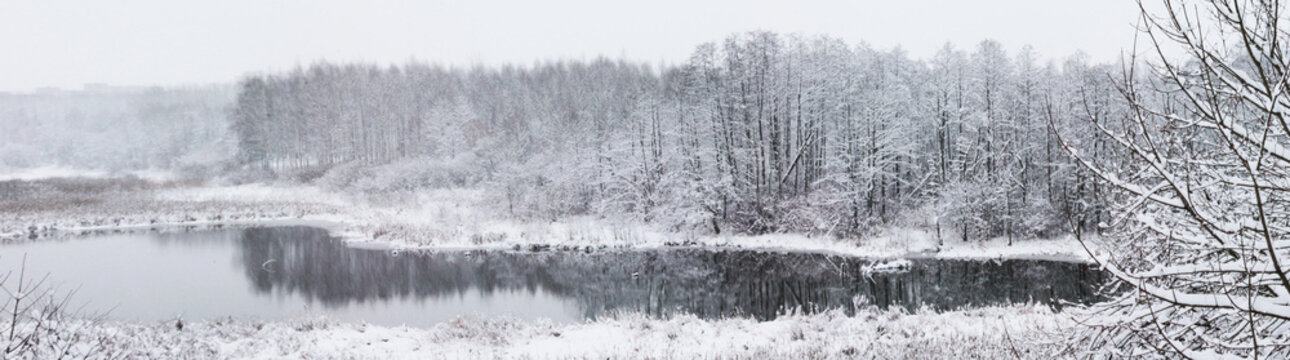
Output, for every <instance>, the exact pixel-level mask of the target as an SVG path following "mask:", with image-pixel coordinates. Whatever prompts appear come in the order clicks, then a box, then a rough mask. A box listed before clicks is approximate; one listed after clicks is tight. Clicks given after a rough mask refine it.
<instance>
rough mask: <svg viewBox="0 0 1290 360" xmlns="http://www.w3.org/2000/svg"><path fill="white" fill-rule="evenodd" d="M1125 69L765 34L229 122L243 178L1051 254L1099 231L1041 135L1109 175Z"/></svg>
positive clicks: (499, 73) (1083, 183) (1080, 185)
mask: <svg viewBox="0 0 1290 360" xmlns="http://www.w3.org/2000/svg"><path fill="white" fill-rule="evenodd" d="M1115 69H1117V67H1115V66H1112V65H1099V64H1090V63H1089V61H1088V60H1086V59H1085V58H1084V57H1082V56H1079V55H1075V56H1072V57H1069V58H1066V59H1064V60H1063V61H1060V62H1056V61H1042V60H1040V56H1039V54H1036V53H1035V52H1034V51H1032V50H1031V49H1030V48H1029V47H1026V48H1023V49H1022V50H1021V51H1020V52H1019V53H1017V54H1015V55H1009V54H1008V53H1007V52H1006V51H1005V50H1004V48H1003V46H1002V45H1001V44H999V43H997V42H994V41H984V42H981V43H980V44H979V45H978V46H976V47H975V48H974V49H972V50H971V51H964V50H958V49H955V48H953V47H951V46H950V45H946V46H945V47H944V48H943V49H941V50H940V51H939V52H938V53H937V54H936V55H935V56H933V57H932V58H931V59H926V60H917V59H910V58H909V57H908V56H907V55H906V54H905V53H904V52H902V51H901V50H899V49H897V50H886V51H884V50H876V49H873V48H871V47H869V46H866V45H863V44H862V45H858V46H849V45H847V44H845V43H844V42H842V41H840V40H838V39H833V38H828V37H802V36H781V35H777V34H773V33H766V32H753V33H746V34H739V35H734V36H731V37H730V38H728V39H726V40H725V41H723V42H721V43H719V44H718V43H709V44H704V45H701V46H699V47H698V48H697V49H696V50H695V51H694V53H693V55H692V56H691V57H690V59H689V60H688V61H687V62H685V63H683V64H680V65H677V66H667V67H662V68H655V67H651V66H649V65H645V64H638V63H630V62H625V61H611V60H607V59H597V60H593V61H581V62H580V61H562V62H548V63H539V64H536V65H534V66H531V67H517V66H505V67H501V68H485V67H475V68H470V69H455V68H444V67H440V66H434V65H428V64H421V63H412V64H408V65H405V66H390V67H380V66H372V65H360V64H351V65H335V64H327V63H319V64H315V65H313V66H310V67H307V68H305V67H300V68H297V69H295V70H294V71H291V72H287V73H282V74H271V75H260V76H250V77H247V78H245V79H244V80H243V81H241V82H240V84H239V88H240V91H239V93H238V96H237V100H236V106H235V109H234V110H233V111H232V116H233V122H234V124H233V128H234V131H235V133H236V135H237V139H238V144H239V154H238V162H239V163H241V164H244V166H245V168H248V169H255V170H259V171H267V172H271V173H273V174H276V175H277V176H293V177H300V178H305V179H312V178H315V177H318V176H322V178H321V179H319V181H322V182H324V183H326V184H329V185H336V186H343V187H354V188H358V189H362V190H366V191H385V190H400V189H411V188H418V187H439V186H484V187H487V188H489V189H490V190H492V191H491V193H493V194H496V196H497V200H498V201H497V203H499V204H504V206H505V209H506V211H508V212H510V215H513V216H519V217H529V218H555V217H558V216H563V215H576V214H616V215H629V216H632V217H636V218H639V219H642V220H645V221H652V222H658V223H662V224H666V225H669V226H671V227H673V228H684V229H702V230H703V231H709V232H717V233H720V232H723V231H734V232H739V233H764V232H775V231H805V232H808V233H832V234H843V235H845V234H856V233H862V232H864V231H866V230H869V229H873V228H874V227H875V225H881V224H891V223H893V222H904V223H912V224H917V225H921V226H927V227H928V228H931V227H935V229H936V231H937V232H938V234H943V236H945V237H950V236H953V237H955V238H962V239H964V240H966V239H970V238H976V239H980V238H986V237H995V236H1008V237H1009V238H1012V237H1030V236H1051V235H1054V234H1055V233H1058V232H1060V231H1062V230H1061V229H1068V225H1069V223H1068V222H1067V219H1069V218H1079V219H1082V220H1080V221H1081V222H1082V223H1083V224H1085V225H1087V224H1090V223H1093V222H1094V221H1096V220H1097V219H1096V217H1097V216H1099V215H1100V214H1101V213H1103V210H1102V209H1101V208H1100V207H1099V206H1098V205H1097V204H1098V202H1097V201H1096V199H1097V198H1098V196H1100V194H1099V192H1100V189H1099V186H1098V185H1097V184H1096V183H1095V182H1093V181H1091V179H1089V178H1088V177H1089V174H1087V173H1085V172H1084V171H1082V170H1081V169H1080V167H1078V166H1075V165H1074V164H1073V163H1072V162H1071V160H1070V159H1069V158H1068V157H1067V156H1066V154H1065V153H1063V151H1062V150H1061V149H1060V148H1059V146H1058V142H1057V141H1056V140H1055V139H1054V136H1053V133H1052V131H1050V130H1052V129H1054V128H1055V129H1057V130H1058V131H1060V132H1061V133H1062V134H1063V135H1064V136H1065V137H1066V140H1067V141H1068V142H1071V143H1074V144H1080V145H1081V146H1080V147H1081V148H1083V149H1086V150H1085V151H1093V152H1094V153H1093V154H1089V155H1090V156H1093V157H1113V156H1116V154H1114V153H1112V152H1113V151H1115V150H1114V148H1112V147H1109V146H1105V145H1103V144H1101V142H1102V141H1105V140H1102V139H1099V138H1097V137H1095V136H1093V133H1094V131H1092V130H1091V129H1092V126H1093V125H1092V124H1093V122H1090V121H1088V119H1114V118H1117V117H1122V116H1125V114H1126V111H1127V110H1126V109H1127V107H1126V106H1125V105H1124V104H1123V100H1122V98H1121V97H1120V92H1119V91H1118V88H1117V86H1116V85H1117V84H1119V82H1118V81H1117V79H1116V78H1115V77H1114V76H1113V74H1115V73H1116V71H1114V70H1115ZM324 174H325V175H324ZM1088 214H1092V217H1089V216H1088ZM1076 215H1078V216H1076ZM948 234H953V235H948Z"/></svg>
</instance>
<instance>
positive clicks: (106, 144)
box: [0, 85, 237, 173]
mask: <svg viewBox="0 0 1290 360" xmlns="http://www.w3.org/2000/svg"><path fill="white" fill-rule="evenodd" d="M235 96H236V91H235V89H234V88H232V87H231V86H228V85H207V86H192V87H182V88H169V89H163V88H155V87H154V88H129V87H112V86H106V85H88V86H87V87H86V89H84V90H74V91H65V90H52V89H45V90H41V91H37V92H34V93H29V94H10V93H0V129H3V131H0V170H6V169H20V168H30V167H41V166H59V167H66V168H77V169H92V170H106V171H124V170H144V169H159V170H160V169H173V170H180V169H187V170H191V171H199V172H201V173H205V172H208V171H209V170H210V169H208V168H210V167H212V166H215V165H217V164H218V163H220V162H222V161H224V160H226V159H228V158H230V157H231V156H232V155H233V154H235V153H236V152H237V147H236V146H237V144H236V143H235V141H234V140H235V138H233V137H232V136H231V133H230V132H229V122H228V120H227V119H228V117H227V114H226V112H227V111H228V106H229V104H230V103H231V101H232V99H233V98H234V97H235Z"/></svg>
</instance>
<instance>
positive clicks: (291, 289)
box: [0, 227, 1108, 326]
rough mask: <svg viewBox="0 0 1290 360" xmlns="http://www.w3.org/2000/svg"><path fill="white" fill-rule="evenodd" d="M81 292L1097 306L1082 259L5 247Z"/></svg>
mask: <svg viewBox="0 0 1290 360" xmlns="http://www.w3.org/2000/svg"><path fill="white" fill-rule="evenodd" d="M24 256H25V257H26V267H27V273H28V277H31V276H46V274H47V276H48V277H49V282H50V283H51V284H55V285H56V286H57V288H58V289H60V290H63V291H66V290H73V289H74V290H76V293H75V295H74V297H73V298H72V303H73V304H77V305H81V306H83V311H84V312H86V313H106V317H107V318H109V319H122V320H135V321H162V320H171V319H175V318H177V317H182V318H184V319H215V318H221V317H236V318H249V319H263V320H280V319H291V318H299V317H302V316H318V315H322V316H326V317H327V318H330V319H334V320H340V321H350V322H367V323H372V324H379V325H410V326H429V325H432V324H435V323H438V322H442V321H445V320H450V319H453V318H456V317H458V316H461V315H482V316H491V315H499V314H506V315H511V316H516V317H519V318H522V319H551V320H553V321H557V322H576V321H583V320H586V319H593V318H596V317H600V316H607V315H612V314H616V313H622V312H640V313H647V314H650V315H653V316H671V315H675V314H680V313H688V314H694V315H696V316H699V317H702V318H719V317H752V318H756V319H763V320H764V319H772V318H775V317H776V316H778V315H780V314H783V313H786V312H792V311H801V312H815V311H821V310H828V309H844V310H848V311H849V310H853V309H855V308H856V307H859V306H877V307H881V308H888V307H893V306H894V307H902V308H905V309H909V310H919V309H927V310H934V311H943V310H951V309H963V308H973V307H981V306H991V305H1006V304H1016V303H1041V304H1048V305H1050V306H1053V307H1055V308H1058V309H1060V308H1061V307H1062V306H1063V305H1064V304H1068V303H1081V304H1083V303H1089V302H1093V301H1098V300H1099V299H1100V297H1099V295H1098V293H1097V290H1098V288H1099V286H1100V285H1101V284H1103V283H1104V282H1105V281H1107V279H1108V276H1107V274H1105V273H1103V272H1101V271H1099V270H1097V269H1096V267H1095V266H1093V265H1091V264H1085V263H1074V262H1060V261H1044V260H985V261H978V260H941V259H913V260H910V261H909V262H908V266H905V267H903V268H901V269H896V270H895V271H872V269H873V267H874V266H873V265H874V261H873V260H869V259H863V258H855V257H846V256H835V255H825V254H813V253H791V252H790V253H783V252H766V251H754V250H721V249H699V248H686V247H679V248H670V249H664V250H583V251H538V252H530V251H475V252H463V251H457V252H417V253H414V252H394V251H390V250H377V249H365V248H355V247H351V246H347V245H346V244H344V243H343V242H342V241H339V240H337V239H334V238H332V237H331V236H329V235H328V233H327V232H326V231H324V230H322V229H317V228H310V227H266V228H249V229H226V230H212V231H193V232H169V233H156V232H139V233H126V234H115V235H95V236H88V237H81V238H74V239H68V240H57V241H53V240H51V241H40V242H30V243H18V244H9V245H3V246H0V271H14V272H15V273H16V272H17V271H18V270H19V268H20V267H21V266H22V265H21V264H22V261H23V260H22V259H23V257H24Z"/></svg>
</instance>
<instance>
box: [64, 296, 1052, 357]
mask: <svg viewBox="0 0 1290 360" xmlns="http://www.w3.org/2000/svg"><path fill="white" fill-rule="evenodd" d="M185 325H186V326H184V327H183V329H182V330H180V329H177V327H176V326H175V324H173V323H163V324H153V325H148V324H137V323H105V324H101V325H97V326H89V327H84V328H83V329H82V330H80V331H81V332H82V333H83V334H82V336H83V337H84V338H87V339H99V338H101V339H104V340H105V341H104V343H105V344H107V346H106V347H105V348H104V349H102V350H99V351H101V352H102V354H110V355H117V356H122V357H127V358H191V357H201V358H251V359H278V358H310V359H316V358H344V359H424V358H436V359H437V358H452V359H457V358H461V359H465V358H469V359H479V358H538V359H547V358H557V359H570V358H574V359H577V358H595V359H605V358H623V359H660V358H668V359H672V358H750V359H751V358H757V359H764V358H865V359H869V358H879V359H894V358H914V359H947V358H1026V359H1030V358H1059V357H1066V358H1070V357H1075V356H1076V355H1077V353H1075V350H1074V349H1073V347H1071V346H1070V345H1069V343H1068V342H1067V341H1066V338H1065V337H1064V336H1065V335H1064V334H1067V333H1069V332H1070V329H1072V328H1073V327H1074V326H1075V323H1074V322H1073V321H1072V320H1071V319H1069V318H1068V317H1066V316H1064V315H1061V314H1054V313H1052V312H1050V311H1049V310H1048V309H1047V308H1046V307H1033V306H1016V307H1000V308H983V309H976V310H966V311H955V312H947V313H939V314H937V313H932V312H924V313H916V314H908V313H903V312H900V311H880V310H859V311H858V312H857V314H856V315H854V316H846V315H844V314H843V313H842V312H840V311H832V312H826V313H822V314H814V315H787V316H783V317H781V318H779V319H776V320H772V321H765V322H758V321H754V320H748V319H723V320H701V319H697V318H694V317H690V316H681V317H676V318H672V319H652V318H648V317H644V316H640V315H630V314H629V315H623V316H620V317H618V318H614V319H601V320H596V321H592V322H588V323H583V324H555V323H551V322H547V321H536V322H525V321H519V320H515V319H511V318H505V317H495V318H477V317H462V318H458V319H456V320H451V321H448V322H444V323H440V324H438V325H436V326H433V327H431V328H428V329H419V328H408V327H380V326H371V325H364V324H344V323H334V322H330V321H326V320H321V319H314V320H299V321H286V322H270V323H259V322H250V321H240V320H222V321H203V322H196V323H191V324H185Z"/></svg>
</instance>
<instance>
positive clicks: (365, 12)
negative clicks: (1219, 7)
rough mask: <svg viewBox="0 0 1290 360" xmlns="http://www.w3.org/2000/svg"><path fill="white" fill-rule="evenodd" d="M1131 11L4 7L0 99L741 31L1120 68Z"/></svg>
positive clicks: (333, 2)
mask: <svg viewBox="0 0 1290 360" xmlns="http://www.w3.org/2000/svg"><path fill="white" fill-rule="evenodd" d="M1136 16H1137V8H1136V4H1135V2H1134V1H1132V0H983V1H967V0H957V1H956V0H856V1H843V0H837V1H833V0H808V1H802V0H798V1H756V0H718V1H698V0H637V1H611V0H556V1H523V0H515V1H505V0H473V1H379V0H371V1H338V0H323V1H303V0H302V1H273V0H208V1H174V0H121V1H69V0H5V1H3V2H0V49H3V51H0V54H3V56H0V91H28V90H32V89H34V88H38V87H46V86H53V87H62V88H68V89H77V88H80V87H81V86H82V85H83V84H85V83H108V84H113V85H178V84H198V83H211V82H231V81H234V80H236V79H237V78H238V77H239V76H241V75H243V74H246V73H248V72H266V71H278V70H284V69H289V68H291V67H293V66H295V65H296V64H306V65H307V64H309V63H311V62H313V61H315V60H319V59H327V60H330V61H370V62H379V63H404V62H406V61H407V60H408V59H412V58H416V59H419V60H425V61H430V62H438V63H444V64H450V65H470V64H476V63H483V64H499V63H508V62H509V63H521V64H531V63H532V62H534V61H535V60H549V59H589V58H593V57H595V56H597V55H606V56H609V57H611V58H623V57H625V58H627V59H633V60H644V61H651V62H656V63H657V62H667V63H677V62H681V61H684V60H685V59H686V57H688V56H689V54H690V51H691V50H693V49H694V46H695V45H697V44H699V43H702V42H708V41H718V40H721V39H723V38H725V37H726V36H727V35H729V34H731V33H735V32H742V31H748V30H772V31H777V32H781V33H803V34H827V35H831V36H835V37H839V38H842V39H845V40H847V41H848V42H851V43H856V42H859V41H866V42H868V43H870V44H872V45H875V46H877V47H879V48H890V47H893V46H897V45H899V46H901V47H902V48H904V49H905V50H906V51H908V52H909V53H910V54H911V56H912V57H916V58H925V57H927V56H930V55H931V54H933V53H934V52H935V51H936V50H937V49H938V48H939V47H940V46H941V45H942V44H944V43H946V42H951V43H954V44H955V45H956V46H959V47H960V48H971V47H972V46H974V45H975V44H976V43H978V42H979V41H981V40H982V39H986V38H992V39H996V40H999V41H1001V42H1002V43H1003V44H1004V45H1005V46H1006V47H1007V48H1008V49H1009V50H1010V51H1012V52H1015V51H1016V50H1018V49H1020V48H1021V46H1022V45H1024V44H1031V45H1033V46H1035V48H1036V49H1037V50H1038V51H1039V52H1040V53H1041V54H1042V55H1043V56H1045V57H1050V58H1059V57H1065V56H1067V55H1070V54H1072V53H1074V52H1075V51H1077V50H1083V51H1084V52H1086V53H1088V54H1089V55H1090V56H1091V57H1092V58H1093V59H1094V60H1096V61H1110V60H1113V59H1115V58H1117V57H1118V56H1119V54H1120V52H1121V51H1122V50H1123V49H1127V48H1129V47H1130V45H1131V43H1132V40H1133V29H1132V27H1131V26H1132V24H1133V22H1134V20H1135V19H1136Z"/></svg>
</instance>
